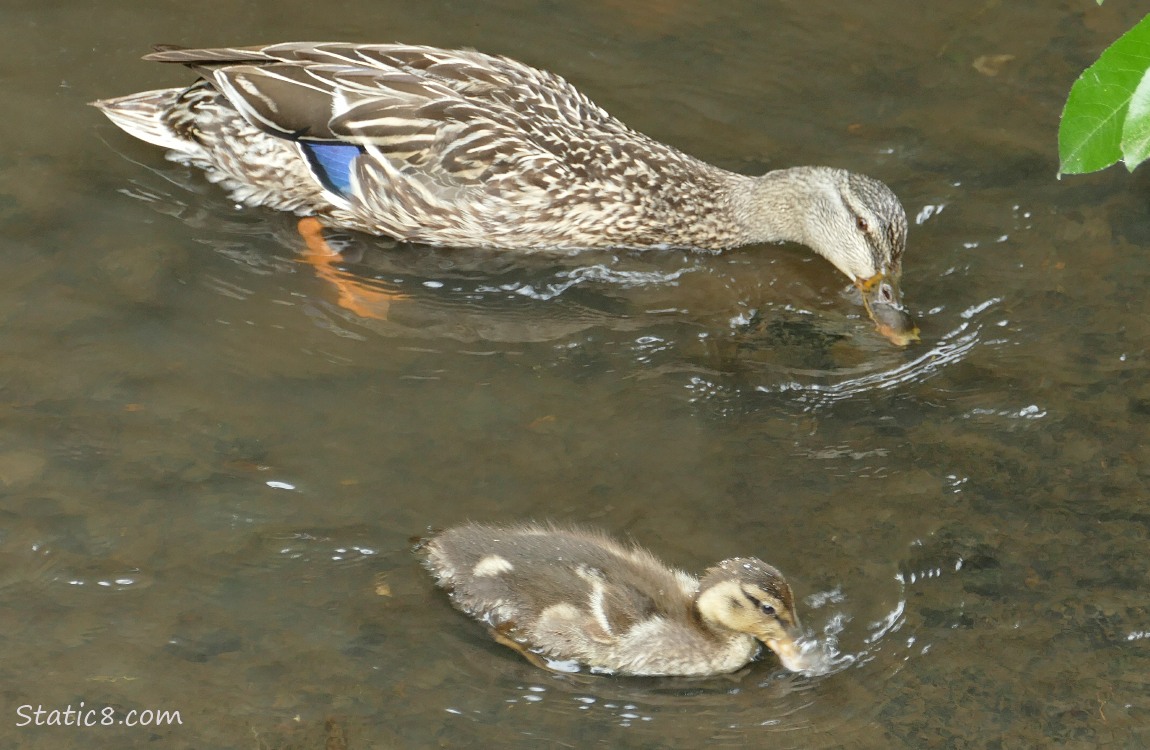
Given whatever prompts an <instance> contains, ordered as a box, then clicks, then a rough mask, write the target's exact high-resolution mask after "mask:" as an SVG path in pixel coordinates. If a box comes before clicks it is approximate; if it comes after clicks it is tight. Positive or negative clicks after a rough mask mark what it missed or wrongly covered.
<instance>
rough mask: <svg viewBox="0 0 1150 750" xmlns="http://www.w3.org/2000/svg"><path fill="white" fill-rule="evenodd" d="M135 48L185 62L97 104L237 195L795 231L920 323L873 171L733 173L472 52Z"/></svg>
mask: <svg viewBox="0 0 1150 750" xmlns="http://www.w3.org/2000/svg"><path fill="white" fill-rule="evenodd" d="M144 59H146V60H155V61H158V62H167V63H182V64H184V65H187V66H189V67H191V68H192V69H193V70H194V71H195V72H197V73H198V74H199V75H200V80H199V81H197V82H196V83H194V84H193V85H191V86H190V87H181V88H169V89H161V90H158V91H146V92H142V93H138V94H132V95H129V96H123V97H119V98H115V99H105V100H102V101H98V102H95V106H97V107H99V108H100V109H101V110H103V111H104V113H105V114H107V115H108V117H110V118H111V119H112V121H113V122H115V123H116V124H117V125H119V126H120V127H121V128H123V129H124V130H126V131H127V132H128V133H130V134H132V135H134V136H136V137H137V138H141V139H143V140H145V141H148V142H149V143H153V144H156V145H158V146H161V147H163V148H166V149H169V154H168V158H170V159H172V160H174V161H178V162H181V163H185V164H190V165H193V166H196V167H199V168H202V169H204V170H205V171H206V172H207V175H208V179H209V180H212V181H213V182H218V183H220V184H221V185H223V186H224V187H225V188H226V189H227V190H228V191H230V193H231V195H232V196H233V198H234V199H235V200H237V201H239V202H242V203H245V204H248V205H253V206H254V205H264V206H270V207H272V208H277V209H281V210H285V211H293V212H295V213H296V214H298V215H301V216H308V217H315V218H314V219H311V220H310V221H311V222H312V223H313V224H314V222H315V221H317V220H318V221H319V222H322V224H323V225H325V226H333V227H344V228H348V229H353V230H357V231H363V232H370V233H375V234H383V235H389V236H391V237H395V238H397V239H400V240H405V241H411V242H421V243H428V244H434V245H458V246H474V247H493V248H506V249H509V250H520V251H532V250H562V249H575V248H592V247H620V248H668V247H681V248H694V249H703V250H710V251H719V250H725V249H728V248H733V247H736V246H740V245H747V244H753V243H770V242H797V243H801V244H805V245H808V246H809V247H811V248H812V249H814V251H815V252H817V253H818V254H820V255H822V256H823V257H825V258H826V259H827V260H829V261H830V262H831V263H832V264H834V266H835V267H836V268H838V269H839V270H840V271H842V272H843V273H844V274H846V275H847V277H848V278H850V279H851V281H853V282H854V284H855V285H856V286H857V287H858V288H859V289H860V290H861V291H862V296H863V301H864V305H865V307H866V309H867V312H868V313H869V314H870V316H871V318H872V319H873V320H874V321H875V323H876V324H877V325H878V328H879V330H880V331H881V332H882V333H883V334H884V335H886V336H887V338H889V339H890V340H891V341H893V342H895V343H897V344H899V345H903V344H907V343H909V342H911V341H914V340H916V339H917V338H918V330H917V328H915V325H914V323H913V321H912V320H911V319H910V317H909V316H908V315H907V314H906V313H905V312H904V310H903V308H902V302H901V294H900V291H899V284H898V282H899V276H900V272H901V262H902V254H903V250H904V248H905V245H906V231H907V223H906V214H905V213H904V211H903V208H902V205H901V204H900V203H899V201H898V198H896V197H895V195H894V193H893V192H891V190H890V188H888V187H887V186H886V185H884V184H883V183H881V182H879V181H878V180H874V179H872V178H870V177H866V176H863V175H860V174H855V173H852V172H847V171H845V170H842V169H833V168H830V167H794V168H790V169H779V170H775V171H772V172H768V173H767V174H765V175H762V176H760V177H748V176H744V175H739V174H735V173H732V172H728V171H726V170H723V169H720V168H718V167H715V166H712V165H710V164H707V163H705V162H702V161H700V160H698V159H695V158H693V157H691V156H688V155H686V154H684V153H682V152H681V151H678V150H677V149H674V148H672V147H671V146H667V145H664V144H662V143H659V142H657V141H655V140H652V139H651V138H648V137H647V136H645V135H643V134H641V133H637V132H635V131H634V130H631V129H630V128H628V127H627V126H626V125H624V124H623V123H622V122H620V121H619V120H617V119H615V118H614V117H612V116H611V115H610V114H608V113H607V112H606V111H604V110H603V109H602V108H600V107H599V106H597V105H596V104H595V103H594V102H592V101H591V100H590V99H588V98H587V97H586V96H584V95H583V94H582V93H580V92H579V91H578V90H576V89H575V87H573V86H572V85H571V84H569V83H567V81H565V80H563V79H562V78H560V77H559V76H557V75H554V74H551V73H548V72H545V71H542V70H537V69H535V68H532V67H529V66H527V65H524V64H522V63H519V62H516V61H514V60H510V59H508V58H506V57H497V56H492V55H485V54H482V53H480V52H475V51H471V50H444V49H437V48H434V47H418V46H408V45H402V44H345V43H308V42H297V43H288V44H275V45H271V46H266V47H242V48H219V49H180V48H173V47H164V48H161V49H160V50H159V51H157V52H155V53H153V54H150V55H148V56H146V57H145V58H144ZM312 231H313V233H314V229H313V230H312Z"/></svg>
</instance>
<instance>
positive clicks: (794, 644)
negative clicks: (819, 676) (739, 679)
mask: <svg viewBox="0 0 1150 750" xmlns="http://www.w3.org/2000/svg"><path fill="white" fill-rule="evenodd" d="M763 643H764V644H766V647H767V648H769V649H770V650H771V651H774V652H775V656H777V657H779V661H780V662H782V664H783V666H784V667H786V668H787V669H789V670H790V671H792V672H802V671H804V670H806V669H807V667H808V664H807V656H806V654H805V653H804V652H803V649H802V648H800V647H799V643H798V640H797V639H796V638H795V637H794V636H792V635H791V634H789V633H788V634H787V635H784V636H782V637H776V638H766V639H764V640H763Z"/></svg>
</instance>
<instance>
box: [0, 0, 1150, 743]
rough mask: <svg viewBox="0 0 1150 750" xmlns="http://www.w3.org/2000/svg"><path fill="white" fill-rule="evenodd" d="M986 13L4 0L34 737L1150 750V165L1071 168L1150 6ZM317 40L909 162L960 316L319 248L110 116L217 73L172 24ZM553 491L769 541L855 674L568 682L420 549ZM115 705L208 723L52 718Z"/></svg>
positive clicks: (614, 521)
mask: <svg viewBox="0 0 1150 750" xmlns="http://www.w3.org/2000/svg"><path fill="white" fill-rule="evenodd" d="M950 6H951V7H939V6H938V4H933V5H924V6H922V7H915V8H910V7H908V6H906V5H905V4H902V3H868V4H866V5H865V6H864V5H860V6H858V7H857V8H856V7H853V6H847V5H844V4H842V3H830V2H814V3H812V2H802V3H799V2H775V3H768V4H752V3H745V2H739V3H730V4H728V5H727V6H726V8H725V9H724V10H722V11H708V12H707V13H706V14H704V13H703V12H701V11H700V10H698V8H697V4H694V3H682V2H675V1H674V0H662V1H660V2H646V3H634V2H628V3H620V2H608V1H607V0H601V1H600V2H595V3H590V4H582V5H578V6H574V5H573V6H570V7H567V6H548V7H546V8H544V7H539V6H535V5H532V4H524V3H518V2H511V0H504V2H499V3H487V4H483V5H460V4H455V3H442V2H428V3H422V4H418V5H415V6H409V5H407V4H403V3H393V2H374V3H355V4H353V6H348V7H343V8H341V13H340V14H339V15H338V17H323V14H318V13H316V12H315V10H314V8H311V7H310V6H306V5H304V4H302V3H292V2H288V3H281V4H279V5H277V6H276V11H275V12H274V13H270V12H269V10H268V9H269V6H267V5H266V4H257V3H252V2H246V3H245V2H240V3H235V2H228V3H218V2H206V3H199V4H197V5H196V6H194V7H193V6H188V5H183V4H165V3H145V4H141V3H128V2H108V3H100V4H97V5H91V4H81V3H71V4H70V3H57V4H54V5H45V4H42V3H14V4H10V5H9V9H8V10H7V11H6V23H5V24H3V26H2V28H0V35H2V37H3V42H4V44H3V47H2V48H3V49H4V50H5V52H4V61H5V62H4V65H3V68H2V69H3V71H4V74H5V79H6V81H7V83H8V85H7V87H6V101H7V103H8V113H7V116H6V117H5V118H4V119H3V121H2V122H0V129H3V135H4V136H5V138H4V141H5V143H6V144H7V148H6V149H5V150H4V153H3V155H0V227H2V228H3V237H4V240H3V247H4V249H5V257H6V259H7V272H6V273H5V274H3V275H2V276H0V285H2V287H3V294H2V295H0V317H2V319H3V321H4V325H3V328H2V329H0V330H2V332H0V337H2V343H0V351H2V352H3V362H4V368H3V381H2V383H3V393H4V397H3V400H2V401H0V413H2V414H3V417H4V418H3V421H2V422H0V487H2V489H3V497H4V501H3V505H2V506H0V518H2V523H0V560H2V561H3V564H2V565H0V570H2V571H3V572H2V574H0V605H2V606H0V620H2V626H3V627H2V628H0V633H3V634H4V635H3V637H2V638H0V654H2V658H0V664H3V667H0V670H2V674H3V677H4V684H5V686H6V687H5V700H4V704H3V705H4V708H3V710H4V711H5V712H6V714H7V718H6V720H5V721H4V722H3V723H2V726H3V729H0V737H2V738H3V739H2V742H3V744H4V745H5V746H20V747H31V748H40V747H43V748H57V747H61V746H73V745H75V746H85V747H94V748H99V747H109V748H112V747H116V748H118V747H125V746H137V745H143V744H145V743H159V744H162V745H163V746H164V747H189V748H190V747H196V748H213V747H219V748H232V747H258V748H287V747H317V746H324V745H325V743H326V746H328V747H346V748H360V747H432V746H446V747H480V746H492V747H494V746H498V747H538V746H541V745H542V746H548V747H587V746H592V745H602V746H606V747H636V748H654V747H695V746H700V745H702V744H703V743H704V742H706V743H712V744H715V745H718V746H731V747H746V746H759V745H762V746H767V745H769V746H772V747H802V748H812V747H844V746H846V747H908V748H909V747H914V748H918V747H955V748H959V747H996V746H1000V747H1032V746H1043V745H1053V746H1059V747H1090V748H1092V747H1097V746H1107V745H1109V746H1113V747H1140V746H1148V745H1150V733H1148V730H1147V727H1150V684H1148V682H1147V677H1146V675H1147V674H1150V611H1148V605H1147V598H1146V587H1147V583H1148V572H1147V571H1148V569H1150V566H1148V564H1147V559H1146V550H1147V538H1148V536H1150V515H1148V514H1147V512H1146V510H1145V498H1146V494H1147V475H1146V470H1145V468H1144V467H1145V466H1146V465H1147V463H1148V460H1150V455H1148V449H1147V441H1146V428H1145V424H1146V417H1147V414H1148V413H1150V378H1148V376H1147V359H1148V352H1147V348H1146V343H1145V342H1146V341H1147V340H1148V333H1150V331H1148V330H1147V320H1150V316H1148V315H1147V310H1146V302H1145V297H1146V295H1145V288H1146V284H1147V281H1148V276H1150V265H1148V263H1147V260H1146V256H1145V252H1144V248H1145V246H1146V244H1147V234H1146V230H1145V227H1146V226H1147V225H1148V223H1147V219H1148V216H1147V206H1146V201H1145V194H1146V189H1147V178H1146V175H1145V174H1142V173H1136V174H1134V175H1128V174H1125V173H1124V172H1122V171H1121V170H1112V171H1110V172H1106V173H1103V174H1101V175H1095V176H1088V177H1079V178H1068V179H1065V180H1063V181H1061V182H1059V181H1057V180H1055V179H1054V175H1055V172H1056V170H1057V164H1056V161H1055V155H1054V151H1055V131H1056V125H1057V117H1058V113H1059V110H1060V107H1061V104H1062V101H1063V98H1064V96H1065V92H1066V91H1067V90H1068V88H1069V86H1070V83H1071V82H1072V81H1073V79H1074V77H1075V75H1076V74H1077V72H1078V71H1080V70H1081V68H1083V67H1084V66H1085V65H1086V64H1088V63H1089V62H1090V61H1091V60H1092V59H1093V57H1094V56H1095V55H1096V53H1097V51H1099V50H1100V49H1101V48H1102V47H1103V46H1104V45H1105V44H1107V43H1108V42H1109V41H1110V40H1112V39H1113V38H1115V37H1117V35H1118V34H1119V33H1121V31H1122V30H1124V29H1125V28H1127V27H1129V26H1130V25H1132V24H1133V23H1134V21H1136V20H1137V17H1138V11H1137V10H1135V9H1133V8H1131V7H1128V6H1127V5H1126V4H1122V3H1107V4H1106V5H1105V6H1103V7H1102V8H1098V7H1096V6H1095V4H1094V3H1092V2H1068V1H1066V2H1056V3H1046V4H1042V5H1022V4H1012V3H996V2H986V3H982V4H963V3H953V4H950ZM205 29H206V30H205ZM220 29H222V30H223V31H220ZM301 38H307V39H319V38H342V39H357V40H365V41H392V40H402V41H409V42H422V43H431V44H439V45H443V46H457V45H458V46H473V47H476V48H479V49H483V50H486V51H492V52H499V53H504V54H509V55H512V56H514V57H517V58H520V59H523V60H525V61H527V62H530V63H533V64H536V65H540V66H543V67H547V68H550V69H553V70H555V71H557V72H560V73H562V74H563V75H565V76H567V77H568V78H569V79H571V80H572V81H574V82H576V83H577V84H578V85H580V86H581V87H582V88H583V89H584V90H585V91H587V92H588V93H589V94H590V95H592V96H593V97H594V98H595V99H596V100H597V101H598V102H599V103H601V104H602V105H604V106H605V107H607V108H608V109H609V110H611V111H612V112H613V113H615V114H616V115H618V116H620V117H621V118H623V119H624V120H625V121H627V122H628V123H629V124H631V125H633V126H635V127H637V128H639V129H641V130H643V131H645V132H647V133H649V134H651V135H653V136H655V137H658V138H660V139H662V140H665V141H668V142H670V143H673V144H675V145H677V146H679V147H681V148H684V149H685V150H687V151H689V152H691V153H694V154H696V155H698V156H700V157H703V158H706V159H708V160H710V161H713V162H715V163H718V164H721V165H723V166H726V167H730V168H734V169H739V170H743V171H747V172H757V171H762V170H764V169H767V168H772V167H776V166H786V165H791V164H796V163H832V164H835V165H837V166H843V167H847V168H852V169H857V170H859V171H863V172H866V173H869V174H872V175H874V176H876V177H879V178H881V179H883V180H885V181H887V182H888V183H889V184H891V185H892V186H893V187H894V189H895V190H896V192H898V193H899V195H900V196H901V197H902V199H903V201H904V203H905V204H906V206H907V210H908V213H909V214H910V215H911V217H912V228H911V236H910V248H909V250H908V254H907V258H906V269H905V273H904V279H903V287H904V291H905V293H906V296H907V301H908V302H909V304H910V306H911V308H912V310H913V311H914V312H915V314H916V317H917V319H918V320H919V322H920V325H921V326H922V329H923V335H924V341H923V342H922V343H921V344H920V345H917V346H915V347H912V348H910V349H907V350H905V351H900V350H895V349H893V348H892V347H890V346H889V345H888V344H886V342H885V341H883V340H882V339H880V338H879V337H878V336H876V335H875V334H874V333H873V330H872V328H871V325H870V323H869V322H868V321H866V320H865V319H864V318H862V317H861V316H860V308H859V307H858V306H857V305H856V304H855V303H854V302H853V301H852V300H851V299H850V298H849V295H848V294H846V293H845V292H844V287H845V284H844V282H843V280H842V279H841V278H840V277H839V276H838V275H836V273H835V272H834V271H833V269H831V268H830V266H829V265H828V264H826V263H825V262H823V261H820V260H816V259H814V258H811V257H810V255H809V254H808V253H806V252H805V251H803V250H802V249H800V248H790V247H788V248H762V249H746V250H743V251H739V252H735V253H730V254H728V255H724V256H707V255H691V254H683V253H668V254H641V253H621V254H613V253H591V254H585V255H578V256H573V257H564V258H543V259H539V258H536V259H521V258H514V257H508V256H505V255H500V254H497V253H490V252H475V251H468V250H458V251H449V250H426V249H419V248H408V247H402V246H395V245H394V244H392V243H389V242H387V241H384V240H374V239H371V238H364V237H346V238H343V239H342V241H343V243H344V247H345V248H346V250H347V253H348V258H349V262H348V263H346V264H343V265H341V266H339V267H331V266H327V267H319V268H317V267H315V266H313V265H311V264H308V263H305V262H302V261H301V255H300V243H299V240H298V238H297V237H296V236H295V234H294V227H293V225H292V222H291V221H290V220H289V219H287V218H285V217H282V216H277V215H274V214H271V213H269V212H263V211H249V210H236V209H235V208H234V207H233V206H232V205H231V204H230V203H229V202H228V201H227V199H226V197H225V196H223V195H222V194H221V193H220V192H219V191H218V190H217V189H215V188H214V187H213V186H211V185H207V184H206V183H205V182H204V181H203V180H201V179H199V178H198V177H197V176H196V175H195V174H194V173H191V172H187V171H185V170H183V169H181V168H179V167H176V166H174V165H171V164H169V163H167V162H165V161H163V159H162V158H161V156H160V154H159V153H157V152H156V151H155V150H154V149H152V148H150V147H148V146H146V145H145V144H138V143H135V142H133V141H131V140H130V139H129V138H128V137H126V136H124V135H122V134H120V133H119V132H118V131H116V130H115V129H114V128H113V127H112V126H111V125H110V124H108V123H107V122H105V121H103V120H102V118H101V117H100V116H99V114H98V113H97V112H96V111H95V110H91V109H89V108H87V107H85V106H84V103H85V102H87V101H90V100H92V99H95V98H99V97H103V96H111V95H118V94H124V93H128V92H131V91H136V90H142V89H146V88H152V87H159V86H166V85H175V84H176V83H178V82H180V81H182V80H186V76H185V74H184V73H183V72H182V71H179V70H175V69H172V68H162V67H161V66H156V65H147V64H144V63H141V62H138V61H137V60H136V58H137V57H138V55H139V54H141V53H142V52H144V51H146V50H147V49H148V46H149V45H150V44H151V43H153V42H181V43H187V44H222V43H256V42H264V41H279V40H289V39H301ZM994 55H1012V56H1013V57H1012V58H1011V59H1008V60H1005V61H1002V60H1001V59H999V60H998V61H997V62H995V61H994V59H992V58H991V57H989V56H994ZM980 58H981V60H980ZM976 61H979V67H981V68H982V71H980V70H979V69H977V68H976V67H975V62H976ZM989 72H993V73H995V75H989V74H988V73H989ZM527 518H535V519H544V518H551V519H558V520H566V521H578V522H583V523H591V524H595V525H598V526H601V527H604V528H606V529H608V530H610V531H612V532H613V533H616V534H619V535H624V536H627V535H630V536H632V537H633V538H635V539H636V540H639V541H640V542H642V543H643V544H645V545H646V546H648V547H650V548H651V549H652V550H654V551H655V552H656V553H657V554H659V555H660V556H661V557H663V558H665V559H667V560H668V561H670V562H671V563H673V564H675V565H677V566H680V567H683V568H686V569H691V570H696V571H697V570H701V569H702V568H703V567H705V566H706V565H708V564H710V563H712V562H714V561H716V560H719V559H722V558H724V557H729V556H733V555H740V554H742V555H758V556H761V557H763V558H764V559H766V560H768V561H770V562H772V563H774V564H775V565H777V566H779V567H780V568H782V569H783V570H784V571H785V572H786V573H787V575H788V578H789V579H790V581H791V583H792V586H793V587H794V589H795V591H796V595H797V596H798V597H799V600H800V614H801V615H802V617H803V621H804V624H805V625H806V626H807V627H808V628H809V629H810V630H811V632H812V634H813V635H815V636H817V637H818V638H820V640H821V641H822V642H823V643H824V644H825V645H826V647H827V648H831V649H833V654H834V655H835V657H836V658H837V659H839V660H840V661H837V662H836V665H837V666H836V667H835V668H834V669H832V670H829V672H828V674H824V675H818V676H804V675H788V674H786V673H783V672H781V671H779V670H778V669H777V668H776V666H775V665H774V664H773V663H772V662H769V661H767V662H761V663H757V664H754V665H752V666H751V667H750V668H749V669H748V670H746V671H744V672H742V673H740V674H738V675H735V676H731V677H722V678H714V679H707V680H673V679H671V680H668V679H620V678H607V677H593V676H589V675H585V674H581V675H553V674H548V673H545V672H541V671H539V670H537V669H535V668H534V667H532V666H530V665H529V664H527V663H526V662H524V661H522V660H521V659H519V658H518V657H517V656H516V655H514V654H513V653H511V652H510V651H508V650H506V649H504V648H502V647H500V646H498V645H496V644H493V643H491V642H490V641H489V640H488V638H487V636H486V635H485V634H484V633H483V631H482V629H481V628H480V627H478V626H477V625H475V624H474V623H472V622H470V621H468V620H466V619H465V618H463V617H461V616H460V615H459V614H458V613H456V612H455V611H454V610H452V609H451V607H450V605H449V604H448V602H447V601H446V598H445V597H443V596H442V595H441V593H440V592H438V591H437V590H435V588H434V587H433V585H432V582H431V580H430V578H429V577H428V576H427V575H426V574H425V573H424V572H423V571H422V570H421V569H420V568H419V567H418V565H417V564H416V562H415V560H414V558H413V557H412V556H411V554H410V551H409V546H410V539H411V538H412V537H415V536H418V535H420V534H422V533H425V532H426V530H427V529H428V528H436V527H444V526H447V525H450V524H453V523H457V522H461V521H464V520H468V519H473V520H483V521H508V520H517V519H527ZM81 702H83V703H84V708H85V709H91V708H92V707H98V708H100V709H103V708H104V707H111V708H112V710H113V711H114V712H115V713H114V716H115V719H116V720H119V719H122V718H124V717H125V715H126V712H128V711H129V710H133V709H135V710H146V709H151V710H168V711H179V712H180V715H181V719H182V722H183V723H182V724H179V725H175V726H151V727H146V728H144V727H129V726H124V725H116V726H113V727H108V728H99V729H97V728H79V727H48V726H40V727H36V726H27V725H25V726H22V725H21V723H22V722H23V718H22V717H23V716H24V715H25V714H26V713H27V711H29V710H31V709H23V711H24V713H21V707H22V706H31V707H32V708H35V707H37V706H43V708H44V709H45V710H46V711H50V710H52V709H59V710H63V709H65V708H66V707H68V706H72V707H73V708H74V709H76V708H79V706H80V703H81ZM23 723H25V724H27V722H23Z"/></svg>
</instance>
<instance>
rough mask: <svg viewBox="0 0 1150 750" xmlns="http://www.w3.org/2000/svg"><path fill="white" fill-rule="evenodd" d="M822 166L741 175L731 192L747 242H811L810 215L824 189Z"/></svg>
mask: <svg viewBox="0 0 1150 750" xmlns="http://www.w3.org/2000/svg"><path fill="white" fill-rule="evenodd" d="M829 171H830V170H827V169H826V168H823V167H792V168H790V169H776V170H774V171H772V172H767V173H766V174H764V175H762V176H759V177H747V176H744V175H740V176H739V179H740V180H741V181H742V184H741V185H739V186H738V187H737V189H735V190H734V191H733V193H732V195H733V200H732V208H733V209H734V213H735V220H736V221H737V222H738V223H739V225H740V227H741V228H742V231H743V233H744V234H745V236H746V242H747V243H766V242H796V243H799V244H802V245H808V246H809V244H810V237H809V232H808V229H807V224H808V219H809V217H810V216H811V212H812V210H813V209H815V208H816V207H817V206H818V205H819V203H820V201H821V200H822V197H821V196H822V195H823V194H824V193H825V183H826V180H825V177H826V175H824V174H823V173H824V172H829Z"/></svg>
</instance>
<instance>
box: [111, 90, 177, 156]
mask: <svg viewBox="0 0 1150 750" xmlns="http://www.w3.org/2000/svg"><path fill="white" fill-rule="evenodd" d="M183 91H184V89H182V88H174V89H157V90H155V91H141V92H140V93H138V94H129V95H128V96H118V97H115V98H114V99H101V100H99V101H96V102H92V106H93V107H97V108H98V109H100V110H101V111H102V112H103V113H104V114H105V115H107V116H108V119H110V120H111V121H112V122H114V123H116V125H118V126H119V127H120V128H122V129H123V130H125V131H126V132H128V133H129V134H131V135H133V136H135V137H136V138H139V139H140V140H142V141H147V142H148V143H152V144H154V145H156V146H160V147H161V148H169V149H173V150H175V151H188V150H189V149H190V148H194V144H192V143H190V142H189V141H188V140H186V139H184V138H180V137H179V136H178V135H176V133H174V132H173V131H172V129H171V127H170V126H169V125H168V120H167V117H166V115H167V113H168V111H169V110H171V108H172V106H173V105H174V104H175V103H176V99H178V98H179V96H180V94H182V93H183Z"/></svg>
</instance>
